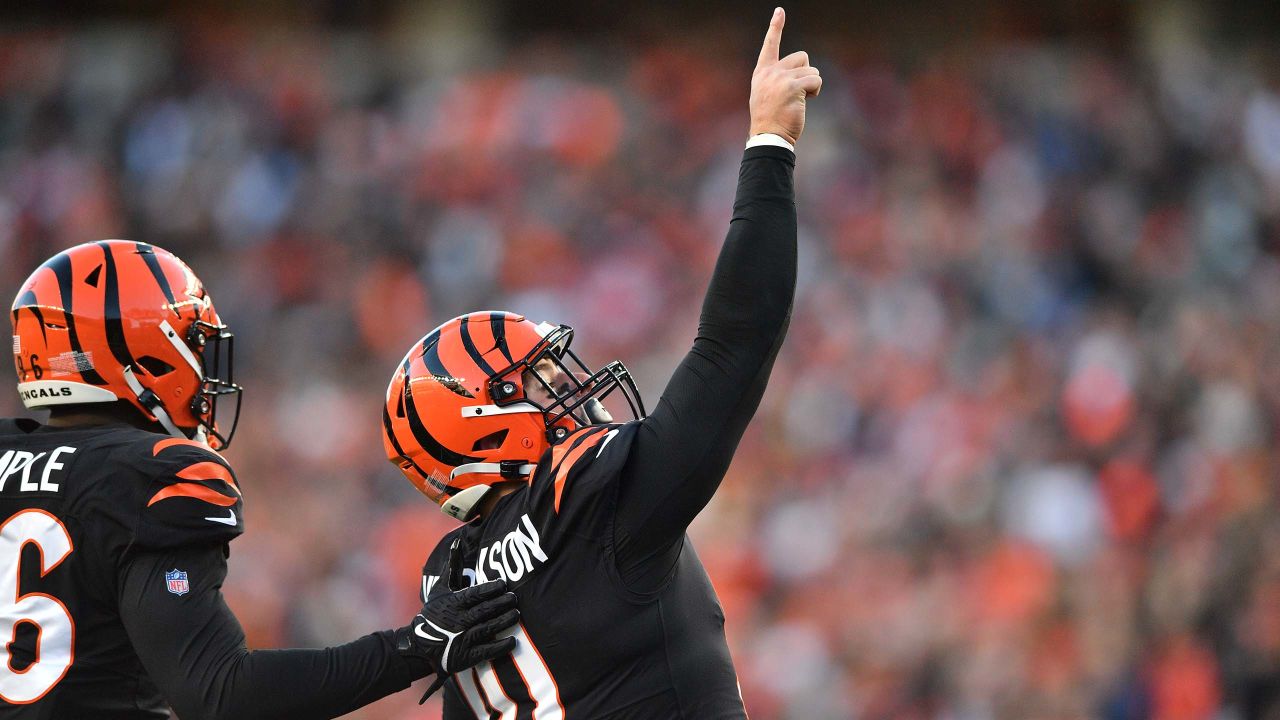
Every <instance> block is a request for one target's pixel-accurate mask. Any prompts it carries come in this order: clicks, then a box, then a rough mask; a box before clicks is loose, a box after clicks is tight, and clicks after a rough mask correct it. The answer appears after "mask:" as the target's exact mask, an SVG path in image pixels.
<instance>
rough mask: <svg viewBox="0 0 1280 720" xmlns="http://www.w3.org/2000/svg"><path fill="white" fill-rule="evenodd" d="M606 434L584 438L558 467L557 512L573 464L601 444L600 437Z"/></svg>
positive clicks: (600, 433)
mask: <svg viewBox="0 0 1280 720" xmlns="http://www.w3.org/2000/svg"><path fill="white" fill-rule="evenodd" d="M606 434H607V433H602V432H598V433H595V434H594V435H592V436H591V437H589V438H587V439H586V440H583V441H582V444H581V445H579V446H578V447H576V448H574V449H572V450H570V451H569V453H568V454H567V455H565V458H564V461H562V462H561V463H560V465H559V467H557V468H556V481H555V484H554V487H555V491H556V502H555V508H556V512H560V496H561V495H563V494H564V483H565V481H566V480H568V479H569V471H570V470H572V469H573V466H574V465H575V464H576V463H577V462H578V460H580V459H581V458H582V456H583V455H585V454H586V453H587V451H588V450H590V449H591V448H593V447H595V446H596V445H598V444H600V439H601V438H603V437H604V436H605V435H606Z"/></svg>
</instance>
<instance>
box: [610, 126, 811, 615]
mask: <svg viewBox="0 0 1280 720" xmlns="http://www.w3.org/2000/svg"><path fill="white" fill-rule="evenodd" d="M794 165H795V155H793V154H792V153H791V152H790V151H789V150H786V149H784V148H778V147H756V148H751V149H749V150H747V151H746V153H745V155H744V156H743V160H742V168H741V171H740V173H739V176H738V192H737V198H736V199H735V201H734V205H733V220H732V222H731V224H730V226H729V233H728V235H727V237H726V238H725V243H724V247H723V248H722V249H721V251H720V258H719V260H718V261H717V262H716V268H715V273H714V275H713V276H712V278H711V285H710V287H709V288H708V290H707V296H706V299H705V301H704V302H703V305H702V317H701V321H700V323H699V325H698V337H697V339H696V340H694V343H693V348H692V349H691V350H690V351H689V354H688V355H686V356H685V358H684V360H683V361H682V362H681V363H680V365H679V367H678V368H677V369H676V371H675V373H674V374H673V375H672V377H671V380H670V382H669V383H668V384H667V388H666V390H665V391H664V392H663V394H662V398H661V399H660V400H659V401H658V405H657V407H656V408H655V409H654V411H653V413H652V414H651V415H649V417H647V418H646V419H645V420H644V421H643V422H642V423H641V425H640V430H639V433H638V434H637V437H636V440H635V444H634V445H633V446H632V450H631V454H630V455H629V457H628V460H627V464H626V466H625V468H624V470H623V474H622V488H621V497H620V500H619V502H618V509H617V515H616V522H615V529H614V544H615V550H616V557H617V562H618V569H619V570H620V571H621V573H622V577H623V579H624V580H626V581H627V584H628V585H629V586H630V587H632V588H633V589H637V590H643V589H646V588H648V587H652V586H654V585H655V584H656V583H657V582H659V581H660V580H661V579H662V578H663V577H665V575H666V574H667V571H668V570H669V569H670V567H671V566H672V565H673V564H674V562H675V559H676V557H677V554H678V552H679V549H680V542H681V539H682V538H683V537H684V532H685V529H686V528H687V527H688V526H689V523H690V522H692V521H693V518H694V517H695V516H696V515H697V514H698V513H699V512H700V511H701V510H702V508H703V507H705V506H706V504H707V502H709V501H710V500H711V496H712V495H713V494H715V491H716V489H717V488H718V487H719V486H720V481H721V480H722V479H723V478H724V473H725V471H726V470H728V467H729V462H730V460H732V459H733V453H734V451H735V450H736V449H737V446H738V441H739V440H741V438H742V434H743V432H745V431H746V427H747V423H748V422H750V420H751V417H752V415H754V414H755V411H756V407H757V406H758V405H759V404H760V398H761V396H762V395H763V394H764V389H765V385H766V384H767V382H768V378H769V372H770V370H771V369H772V368H773V361H774V358H775V357H776V356H777V353H778V349H779V348H780V347H781V345H782V340H783V337H784V336H785V335H786V328H787V323H788V321H789V319H790V316H791V304H792V300H793V298H794V296H795V287H796V208H795V193H794V190H793V188H792V170H793V168H794Z"/></svg>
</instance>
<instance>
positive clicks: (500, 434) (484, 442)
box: [471, 428, 508, 452]
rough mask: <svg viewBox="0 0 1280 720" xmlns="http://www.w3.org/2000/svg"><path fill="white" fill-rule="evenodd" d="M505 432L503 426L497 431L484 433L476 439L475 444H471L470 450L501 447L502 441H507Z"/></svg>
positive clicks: (505, 429)
mask: <svg viewBox="0 0 1280 720" xmlns="http://www.w3.org/2000/svg"><path fill="white" fill-rule="evenodd" d="M507 432H508V430H507V428H503V429H501V430H499V431H497V432H494V433H489V434H488V435H485V436H484V437H482V438H480V439H478V440H476V442H475V444H474V445H472V446H471V452H476V451H477V450H497V449H498V448H500V447H502V443H504V442H506V441H507Z"/></svg>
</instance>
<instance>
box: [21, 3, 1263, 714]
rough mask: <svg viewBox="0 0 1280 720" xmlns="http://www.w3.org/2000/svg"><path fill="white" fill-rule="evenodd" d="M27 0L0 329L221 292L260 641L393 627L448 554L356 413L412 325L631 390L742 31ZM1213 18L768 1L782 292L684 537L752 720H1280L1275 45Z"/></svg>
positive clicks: (1253, 14)
mask: <svg viewBox="0 0 1280 720" xmlns="http://www.w3.org/2000/svg"><path fill="white" fill-rule="evenodd" d="M19 5H20V6H17V7H15V6H14V5H5V6H4V7H3V8H2V9H0V257H3V259H4V260H3V262H2V263H0V295H3V296H4V297H6V298H8V297H11V296H12V294H13V292H14V290H15V289H16V287H17V285H18V283H19V282H21V280H22V279H23V278H24V277H25V275H26V274H27V273H28V272H29V271H30V270H31V269H32V268H33V267H34V266H35V265H36V264H37V263H38V262H39V261H40V260H42V259H43V258H45V257H46V256H48V255H50V254H52V253H53V252H56V251H57V250H59V249H61V248H63V247H67V246H70V245H73V244H76V243H79V242H83V241H87V240H92V239H98V238H104V237H127V238H131V239H138V240H145V241H148V242H153V243H156V244H158V245H161V246H163V247H166V248H169V249H171V250H173V251H175V252H177V253H178V254H179V255H180V256H182V257H183V258H184V259H186V260H187V261H188V262H189V263H191V264H192V266H193V267H194V268H195V269H196V270H197V272H198V273H199V274H200V275H201V276H202V278H203V279H204V280H205V282H206V283H207V285H208V286H209V287H210V288H211V291H212V293H213V296H214V298H215V300H216V302H217V304H218V307H219V308H220V310H221V312H222V314H223V316H224V318H225V319H226V320H228V321H229V323H230V324H231V325H232V326H233V329H234V331H235V332H236V335H237V343H236V349H237V353H238V354H237V370H238V379H239V380H241V381H242V382H243V383H244V385H245V386H246V387H247V392H246V395H245V411H244V416H243V418H242V424H241V430H240V434H239V435H238V437H237V438H236V442H235V444H234V446H233V448H232V449H231V451H230V452H229V458H230V459H231V460H232V461H233V462H234V463H235V466H236V467H237V468H238V472H239V476H240V478H241V482H242V485H243V487H244V489H245V494H246V498H247V511H246V514H247V521H248V531H247V532H246V534H245V535H244V537H243V538H241V539H240V540H238V541H237V542H236V543H235V545H234V547H233V552H232V557H231V577H230V580H229V581H228V584H227V587H226V588H225V590H226V592H227V595H228V598H229V600H230V602H231V603H232V605H233V607H234V608H235V610H236V612H237V614H238V615H239V617H240V619H241V620H242V621H243V623H244V624H245V627H246V629H247V630H248V633H249V637H250V639H251V642H252V644H253V645H254V646H258V647H270V646H290V645H316V644H324V643H334V642H339V641H343V640H347V639H350V638H352V637H354V636H356V635H358V634H362V633H364V632H367V631H369V630H372V629H376V628H380V627H385V626H391V625H393V624H399V623H402V622H403V621H404V620H405V619H406V618H407V617H408V615H409V614H411V613H412V612H413V610H414V608H415V604H416V603H415V587H416V585H417V572H418V568H419V566H420V562H421V560H422V559H423V557H424V553H425V552H426V551H427V549H428V548H429V547H431V546H432V545H433V543H434V541H435V540H436V538H437V537H438V536H439V535H440V534H441V533H442V532H444V531H445V530H446V529H447V528H448V527H449V526H450V523H449V521H448V520H447V519H446V518H445V517H444V516H442V515H441V514H440V513H439V512H438V511H436V510H435V508H434V506H428V505H427V504H426V503H425V501H423V499H422V498H421V497H420V496H417V495H416V494H415V493H414V491H413V490H412V489H411V488H410V487H409V485H408V484H407V483H405V482H404V481H403V480H402V479H401V477H400V476H399V473H398V472H397V471H396V469H395V468H394V467H392V466H391V465H389V464H388V463H386V462H385V460H384V459H383V457H382V450H381V445H380V441H379V434H378V417H379V416H378V412H379V402H380V398H381V396H382V394H383V392H384V389H385V384H386V381H387V379H388V377H389V374H390V372H391V369H392V367H393V365H394V363H395V362H396V361H397V360H398V359H399V358H400V356H401V354H402V352H403V350H404V348H405V347H407V345H408V344H409V343H410V342H412V341H413V340H415V339H416V338H418V337H419V336H421V335H422V334H424V333H425V332H426V331H427V330H428V329H430V328H431V327H433V326H434V325H436V324H437V323H439V322H440V321H442V320H443V319H445V318H448V317H450V316H452V315H454V314H456V313H458V312H461V311H464V310H467V309H476V308H506V309H512V310H516V311H520V312H523V313H526V314H528V315H530V316H532V317H534V318H537V319H542V318H547V319H553V320H558V321H564V322H568V323H570V324H572V325H574V326H575V327H576V328H577V329H578V331H579V335H578V338H579V340H578V344H577V347H578V349H579V350H580V351H581V352H584V353H585V355H586V357H587V358H589V359H590V360H591V361H593V362H601V361H604V360H609V359H612V358H615V357H617V358H621V359H624V360H626V361H627V362H628V363H629V364H630V365H631V367H632V368H633V370H635V371H636V372H637V374H638V376H639V378H640V382H641V386H642V389H643V391H644V392H645V394H646V396H647V397H648V398H649V399H650V401H651V402H652V401H653V400H654V399H656V396H657V394H658V393H659V392H660V390H661V388H662V384H663V382H664V380H665V377H666V374H667V373H668V372H669V371H670V369H671V368H672V367H673V366H674V365H675V363H676V361H677V358H678V357H679V356H680V355H681V353H682V352H683V351H684V350H685V349H686V347H687V346H688V344H689V342H690V340H691V338H692V336H693V333H694V329H695V326H696V314H697V308H698V301H699V297H700V293H701V292H702V289H703V287H704V284H705V282H706V279H707V277H708V274H709V272H710V269H711V263H712V261H713V259H714V256H715V252H716V249H717V246H718V244H719V242H720V239H721V238H722V236H723V233H724V229H725V223H726V221H727V218H728V213H729V207H730V202H731V196H732V191H733V185H734V177H735V172H736V167H737V162H738V157H739V155H740V151H741V144H742V140H743V138H744V134H745V132H746V111H745V107H746V97H747V92H746V91H747V78H748V74H749V72H750V69H751V66H752V62H753V59H754V57H755V53H756V47H757V45H758V42H759V38H760V36H761V35H762V33H763V29H764V25H765V22H766V20H767V17H768V10H769V7H770V6H769V5H768V4H763V3H751V4H745V5H744V4H737V3H724V2H719V3H708V4H703V5H699V6H698V7H697V8H695V9H691V8H685V7H682V6H681V4H679V3H671V2H661V3H646V4H643V5H642V6H641V7H637V8H630V9H628V8H619V7H614V6H612V4H605V3H600V4H596V3H588V2H576V3H568V4H561V5H557V6H555V7H554V8H552V7H548V6H546V5H545V4H537V3H523V4H515V3H512V4H509V5H506V4H495V3H491V2H462V1H452V0H451V1H450V2H442V3H436V4H428V5H415V4H400V3H391V2H378V3H370V4H356V5H350V4H346V3H339V2H330V3H321V4H314V5H313V4H302V3H288V2H268V3H265V4H264V3H249V2H236V3H231V4H229V5H228V4H223V3H216V4H215V3H197V4H195V5H194V6H190V5H184V6H183V7H181V8H175V7H170V6H169V5H167V4H164V3H154V2H132V3H121V4H111V3H95V2H79V3H75V2H73V3H44V4H39V5H38V6H36V5H35V4H27V6H21V4H19ZM1220 5H1221V6H1220ZM1225 5H1226V4H1225V3H1224V4H1214V5H1210V4H1195V3H1189V2H1130V3H1104V2H1083V3H1065V2H1053V3H1045V4H1041V5H1039V6H1037V7H1034V8H1033V7H1025V6H1024V4H1016V3H1009V2H1003V3H1000V2H997V3H992V4H979V3H970V2H948V3H941V4H938V3H926V2H920V1H915V2H906V3H890V2H869V3H860V4H858V6H857V7H852V6H849V7H846V6H844V5H842V4H831V3H816V2H803V3H792V4H790V5H788V10H789V19H788V26H787V30H786V32H785V37H784V52H785V51H788V50H794V49H797V48H805V49H808V50H810V52H811V54H812V56H813V62H814V64H816V65H818V66H819V67H820V68H821V69H822V71H823V76H824V78H825V82H826V84H825V86H824V90H823V93H822V96H821V97H820V98H819V100H817V101H816V102H813V103H811V109H810V115H809V125H808V128H807V129H806V132H805V135H804V137H803V139H802V141H801V145H800V154H799V167H798V171H797V185H798V196H799V211H800V228H801V245H802V250H801V268H802V270H801V283H800V291H799V297H798V299H797V304H796V311H795V317H794V320H793V322H792V326H791V334H790V338H789V340H788V342H787V345H786V347H785V348H784V350H783V353H782V355H781V357H780V359H779V361H778V365H777V368H776V370H775V372H774V379H773V382H772V384H771V385H770V388H769V392H768V394H767V396H766V398H765V400H764V404H763V406H762V408H761V410H760V413H759V416H758V419H757V421H756V422H755V424H754V425H753V426H752V428H751V430H750V431H749V433H748V435H747V438H746V440H745V441H744V442H743V444H742V448H741V450H740V452H739V455H738V459H737V461H736V462H735V464H734V466H733V469H732V471H731V473H730V476H729V477H728V479H727V480H726V481H725V483H724V485H723V487H722V489H721V491H720V494H719V495H718V496H717V498H716V499H715V501H714V502H713V503H712V505H711V506H710V507H709V508H708V509H707V510H706V511H705V512H704V513H703V515H702V516H701V517H700V518H699V520H698V521H697V522H696V523H695V526H694V528H693V530H692V534H693V536H694V537H695V539H696V543H697V546H698V548H699V552H700V553H701V555H702V557H703V559H704V561H705V562H706V564H707V566H708V568H709V570H710V572H711V574H712V577H713V578H714V580H715V584H716V586H717V588H718V590H719V592H720V596H721V598H722V600H723V602H724V605H725V609H726V612H727V615H728V623H729V624H728V632H729V639H730V643H731V645H732V647H733V650H734V654H735V656H736V659H737V664H738V669H739V672H740V675H741V679H742V685H743V692H744V696H745V698H746V701H747V705H748V708H749V710H750V711H751V713H752V717H753V718H757V719H759V720H769V719H773V718H787V719H805V720H822V719H824V718H855V717H856V718H904V719H905V718H912V719H915V718H966V719H968V718H972V719H974V720H982V719H985V718H1061V719H1063V720H1066V719H1073V718H1107V719H1108V720H1136V719H1139V718H1155V719H1158V720H1196V719H1200V718H1224V719H1233V718H1277V717H1280V519H1278V518H1277V512H1276V511H1277V492H1276V491H1277V484H1276V479H1275V477H1276V463H1277V456H1276V450H1275V445H1276V442H1275V440H1276V433H1277V423H1276V420H1277V413H1280V357H1278V353H1280V347H1278V346H1277V341H1278V340H1280V262H1278V258H1277V254H1278V253H1280V226H1278V225H1277V217H1278V214H1280V74H1278V70H1277V68H1280V64H1278V63H1277V60H1280V53H1278V52H1277V50H1278V49H1280V48H1278V46H1277V44H1276V42H1275V40H1274V38H1275V37H1276V33H1275V31H1276V30H1277V25H1278V24H1280V23H1278V22H1277V13H1275V10H1274V6H1273V5H1269V4H1267V3H1256V4H1254V3H1250V4H1243V5H1241V4H1233V5H1232V6H1231V7H1230V8H1225V7H1222V6H1225ZM21 412H22V410H21V407H20V405H19V403H18V400H17V398H16V394H15V393H12V392H6V393H2V394H0V414H4V415H10V414H18V413H21ZM566 612H572V608H566ZM416 698H417V695H416V694H413V693H402V694H401V695H400V696H398V697H394V698H391V699H389V700H387V701H384V702H382V703H380V704H378V705H376V706H373V707H372V708H370V709H367V710H365V711H363V712H360V713H356V714H355V715H353V716H352V717H359V718H366V719H370V720H373V719H389V718H397V719H400V718H403V719H411V718H412V719H416V718H428V717H438V706H436V705H434V704H431V705H428V706H426V707H425V708H424V709H419V708H418V707H417V706H416V705H415V704H414V703H415V700H416Z"/></svg>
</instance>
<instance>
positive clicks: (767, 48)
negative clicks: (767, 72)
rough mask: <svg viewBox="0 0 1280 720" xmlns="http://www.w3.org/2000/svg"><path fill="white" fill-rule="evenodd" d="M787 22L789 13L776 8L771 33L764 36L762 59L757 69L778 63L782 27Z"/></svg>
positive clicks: (770, 26)
mask: <svg viewBox="0 0 1280 720" xmlns="http://www.w3.org/2000/svg"><path fill="white" fill-rule="evenodd" d="M786 22H787V13H786V12H785V11H783V9H782V8H774V10H773V17H772V18H770V20H769V31H768V32H766V33H765V34H764V45H763V46H761V47H760V59H759V60H757V61H756V67H764V66H765V65H767V64H770V63H776V62H778V47H779V46H780V45H782V26H783V24H785V23H786Z"/></svg>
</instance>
